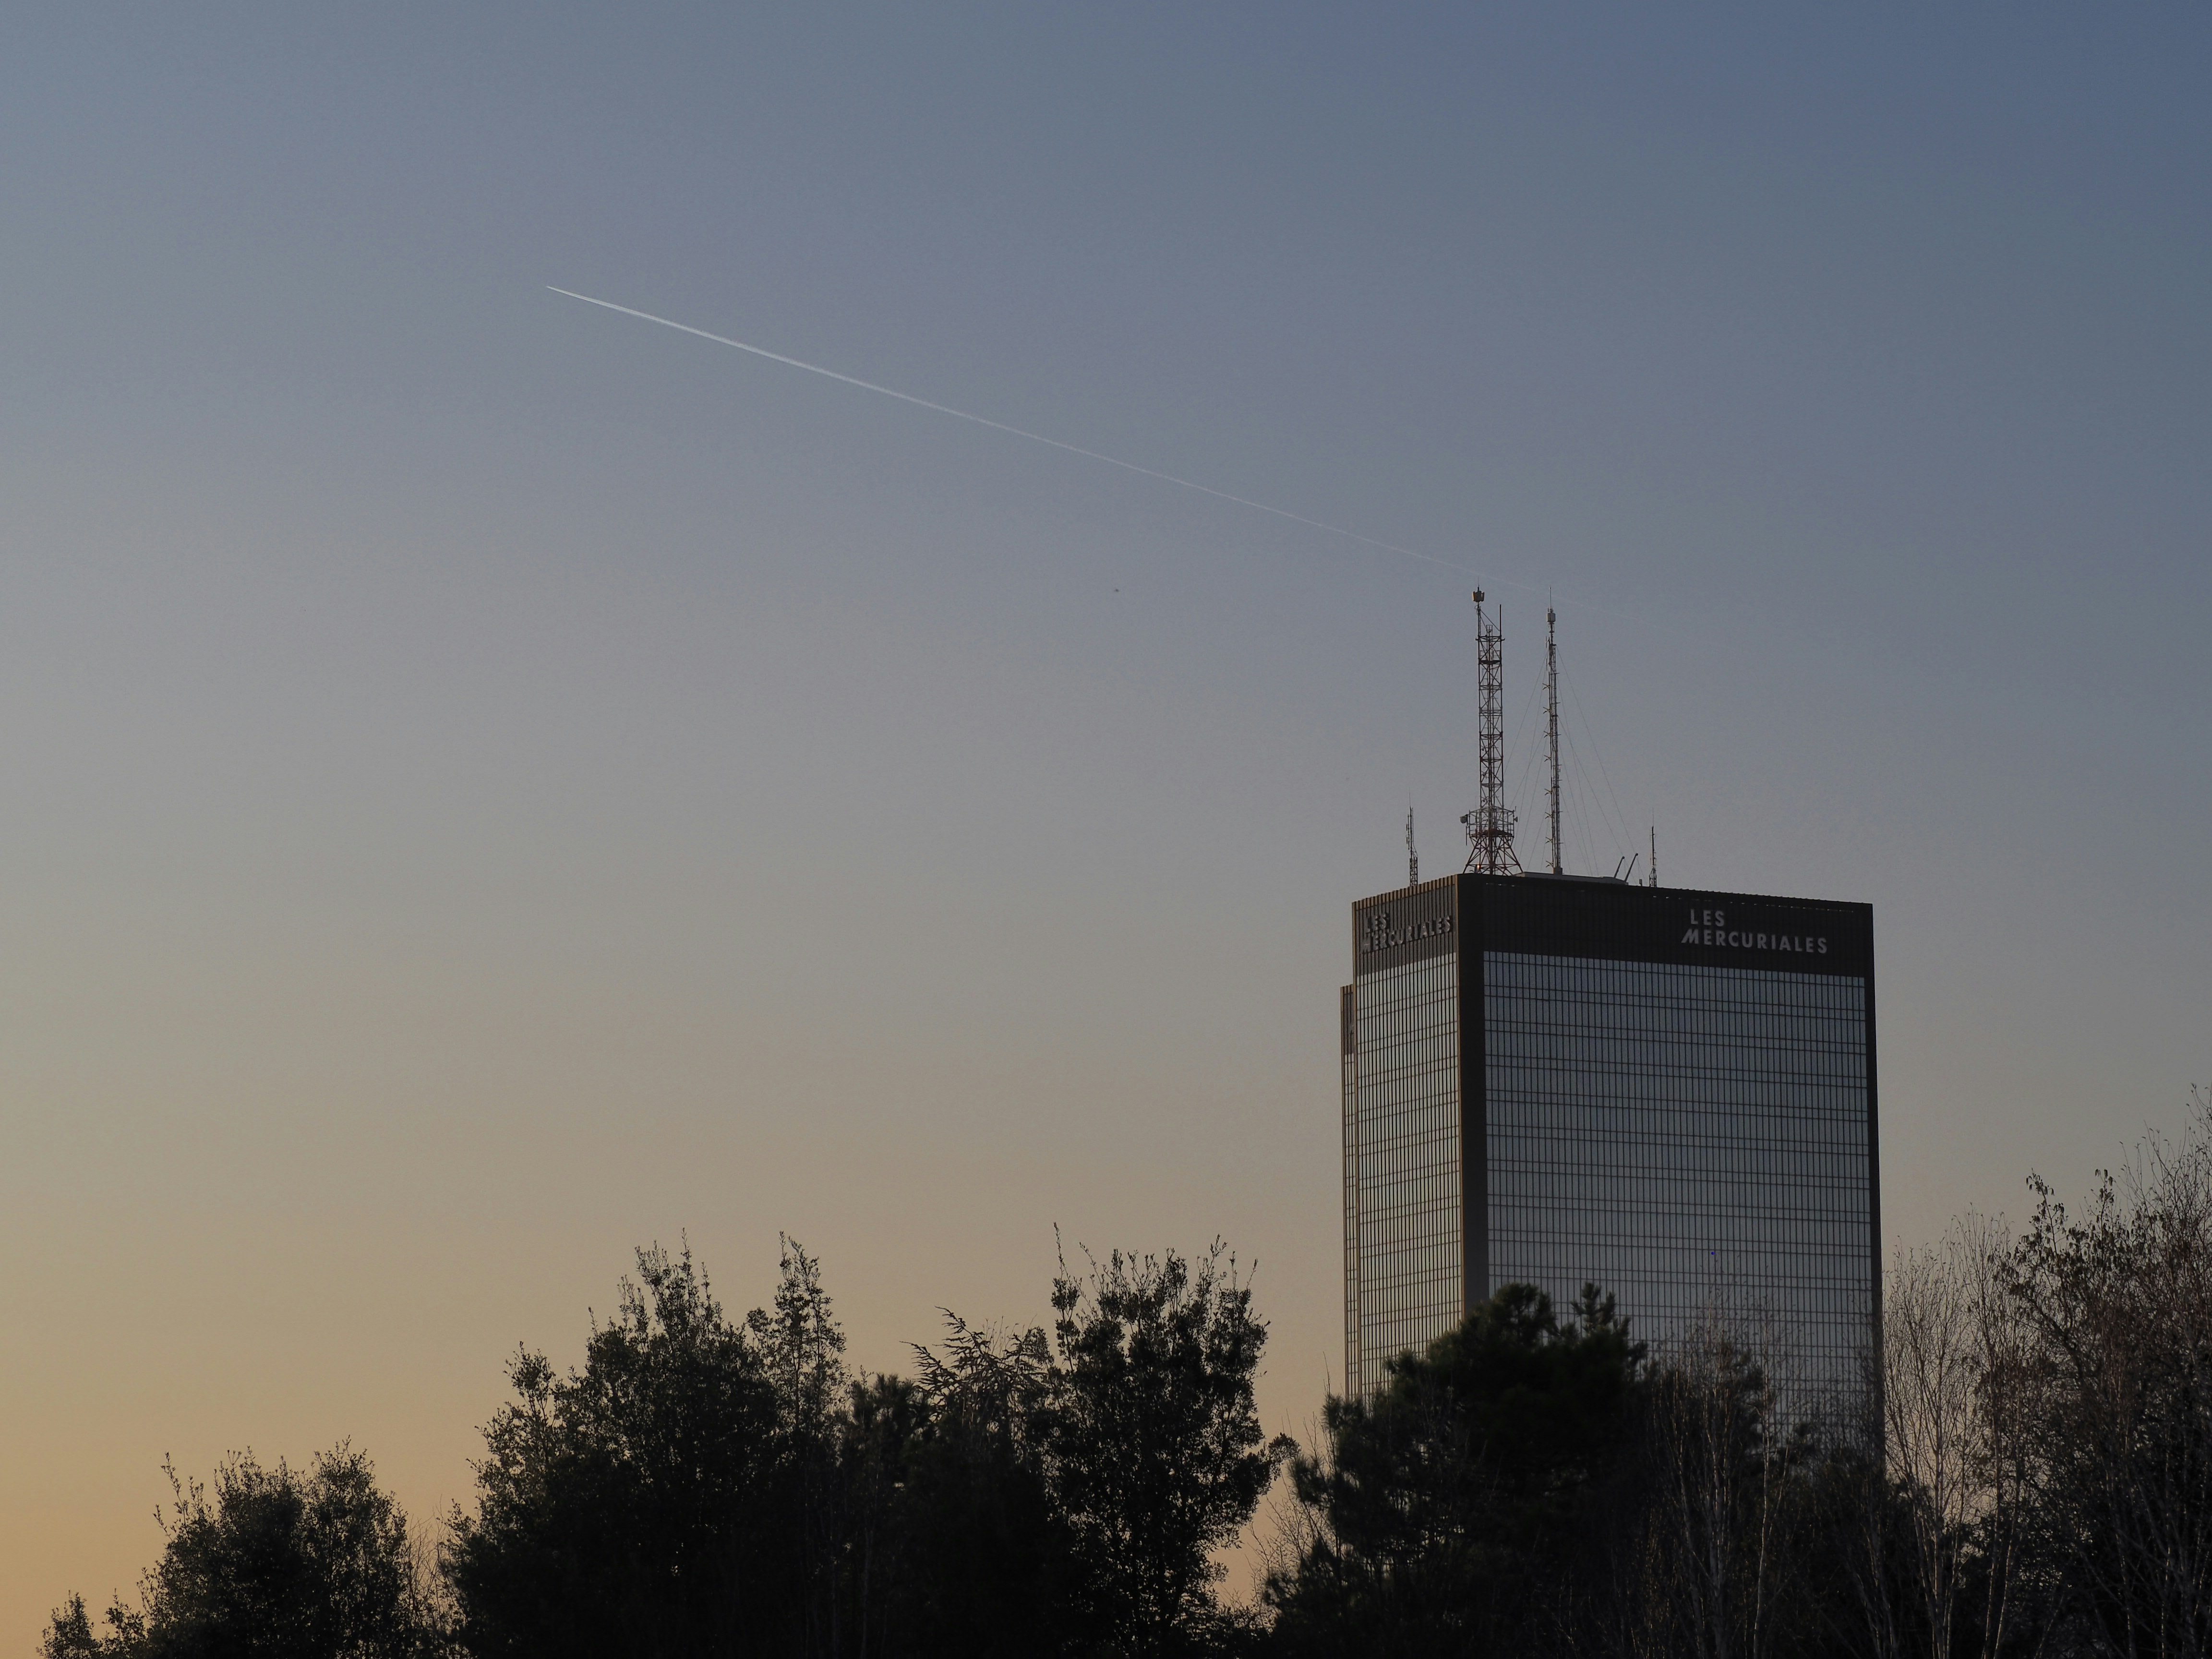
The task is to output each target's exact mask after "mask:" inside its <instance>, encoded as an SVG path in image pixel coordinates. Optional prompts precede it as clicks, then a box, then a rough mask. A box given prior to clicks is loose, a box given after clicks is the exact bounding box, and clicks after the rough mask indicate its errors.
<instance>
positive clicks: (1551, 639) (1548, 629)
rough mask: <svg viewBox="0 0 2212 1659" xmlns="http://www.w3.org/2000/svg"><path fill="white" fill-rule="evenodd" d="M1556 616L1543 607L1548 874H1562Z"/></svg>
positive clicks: (1557, 614) (1548, 608)
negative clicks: (1549, 759) (1549, 791)
mask: <svg viewBox="0 0 2212 1659" xmlns="http://www.w3.org/2000/svg"><path fill="white" fill-rule="evenodd" d="M1558 624H1559V612H1558V611H1554V610H1553V609H1552V608H1551V607H1550V606H1549V605H1547V606H1545V607H1544V725H1545V727H1546V737H1547V742H1548V744H1550V748H1551V756H1552V799H1551V809H1552V873H1553V875H1555V876H1556V875H1559V874H1561V873H1562V866H1561V864H1560V856H1561V854H1562V853H1563V851H1564V848H1562V846H1561V844H1560V841H1559V628H1558Z"/></svg>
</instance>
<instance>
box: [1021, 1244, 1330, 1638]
mask: <svg viewBox="0 0 2212 1659" xmlns="http://www.w3.org/2000/svg"><path fill="white" fill-rule="evenodd" d="M1052 1301H1053V1308H1054V1311H1055V1313H1057V1315H1058V1316H1059V1317H1058V1318H1057V1320H1056V1321H1055V1322H1054V1328H1053V1335H1054V1352H1055V1354H1056V1356H1057V1358H1056V1360H1055V1363H1054V1364H1053V1365H1052V1366H1051V1367H1050V1368H1049V1370H1048V1373H1047V1376H1046V1379H1045V1384H1046V1386H1045V1388H1044V1389H1043V1390H1042V1404H1041V1407H1040V1408H1039V1410H1038V1412H1037V1427H1036V1434H1037V1437H1038V1439H1039V1441H1040V1443H1041V1444H1042V1449H1043V1450H1044V1453H1045V1457H1046V1468H1047V1472H1048V1477H1049V1480H1050V1486H1051V1494H1052V1498H1053V1499H1054V1505H1055V1507H1056V1509H1057V1510H1058V1511H1059V1515H1060V1522H1061V1525H1062V1526H1063V1528H1065V1530H1066V1536H1067V1540H1068V1547H1069V1552H1070V1555H1071V1564H1070V1565H1071V1566H1072V1569H1073V1573H1074V1575H1075V1581H1076V1589H1077V1596H1078V1607H1077V1612H1078V1616H1079V1621H1080V1624H1081V1626H1082V1628H1083V1631H1084V1632H1085V1637H1086V1639H1087V1644H1088V1645H1090V1646H1091V1648H1092V1649H1093V1650H1095V1651H1097V1652H1099V1653H1102V1654H1114V1655H1129V1656H1144V1659H1151V1656H1155V1655H1170V1654H1186V1653H1201V1652H1207V1651H1212V1650H1218V1649H1219V1648H1221V1647H1222V1646H1224V1645H1225V1644H1231V1643H1233V1642H1234V1641H1235V1640H1236V1639H1237V1638H1238V1637H1239V1636H1240V1635H1241V1634H1242V1632H1241V1630H1240V1629H1239V1628H1238V1627H1237V1626H1236V1624H1235V1623H1234V1621H1230V1620H1225V1617H1224V1615H1223V1614H1222V1613H1221V1612H1220V1609H1219V1607H1218V1603H1217V1601H1215V1598H1214V1595H1213V1592H1212V1586H1213V1583H1214V1582H1215V1580H1216V1579H1217V1578H1218V1576H1219V1574H1218V1570H1217V1569H1216V1568H1215V1567H1214V1565H1212V1556H1211V1553H1212V1551H1214V1550H1215V1549H1217V1548H1218V1547H1221V1546H1223V1545H1225V1544H1227V1543H1229V1542H1230V1541H1232V1540H1233V1539H1235V1537H1236V1536H1237V1534H1238V1532H1239V1531H1241V1530H1242V1529H1243V1526H1244V1523H1245V1522H1247V1521H1248V1520H1249V1519H1250V1518H1251V1516H1252V1512H1253V1510H1254V1509H1255V1507H1256V1506H1257V1504H1259V1501H1260V1496H1261V1493H1262V1492H1265V1491H1266V1490H1267V1484H1268V1482H1269V1480H1271V1479H1272V1478H1273V1474H1274V1470H1275V1468H1276V1465H1277V1463H1278V1462H1279V1461H1280V1459H1281V1458H1282V1456H1284V1455H1286V1453H1287V1450H1288V1448H1287V1446H1285V1447H1282V1448H1278V1447H1273V1446H1269V1445H1267V1444H1266V1443H1264V1437H1263V1436H1262V1435H1261V1430H1260V1420H1259V1416H1258V1413H1256V1412H1255V1409H1254V1407H1253V1397H1252V1383H1253V1377H1254V1376H1255V1373H1256V1372H1257V1370H1258V1369H1259V1363H1260V1353H1261V1348H1262V1347H1263V1346H1265V1344H1266V1342H1267V1327H1266V1326H1265V1325H1264V1324H1262V1323H1261V1322H1260V1321H1259V1320H1258V1319H1256V1318H1255V1317H1254V1316H1253V1313H1252V1292H1251V1291H1250V1288H1249V1286H1246V1285H1241V1284H1240V1283H1238V1281H1237V1274H1236V1264H1235V1262H1234V1261H1231V1260H1226V1259H1225V1255H1224V1253H1223V1250H1222V1248H1221V1246H1220V1245H1219V1244H1218V1243H1217V1244H1216V1245H1215V1246H1214V1248H1213V1249H1212V1252H1211V1253H1209V1254H1208V1255H1206V1256H1205V1257H1204V1258H1202V1259H1201V1260H1200V1261H1198V1262H1197V1263H1196V1264H1195V1266H1194V1265H1193V1264H1191V1263H1189V1262H1187V1261H1184V1260H1183V1259H1182V1257H1181V1256H1179V1255H1176V1254H1175V1253H1173V1252H1172V1251H1170V1252H1169V1253H1168V1254H1167V1255H1165V1256H1164V1257H1160V1258H1158V1259H1157V1260H1156V1259H1154V1258H1152V1257H1150V1256H1146V1257H1145V1258H1143V1259H1142V1260H1141V1261H1139V1260H1138V1259H1137V1258H1134V1257H1131V1256H1126V1255H1122V1254H1121V1252H1119V1251H1115V1253H1114V1254H1113V1255H1111V1256H1110V1257H1109V1258H1108V1260H1107V1261H1106V1262H1105V1263H1104V1265H1103V1266H1100V1265H1098V1264H1097V1263H1093V1264H1092V1267H1091V1272H1090V1273H1088V1274H1087V1275H1085V1276H1082V1277H1078V1276H1076V1275H1074V1274H1072V1273H1069V1272H1068V1271H1067V1269H1066V1264H1065V1263H1064V1262H1063V1264H1062V1266H1061V1269H1060V1277H1059V1278H1058V1279H1056V1280H1054V1285H1053V1297H1052Z"/></svg>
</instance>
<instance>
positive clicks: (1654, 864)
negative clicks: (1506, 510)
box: [1651, 823, 1659, 887]
mask: <svg viewBox="0 0 2212 1659" xmlns="http://www.w3.org/2000/svg"><path fill="white" fill-rule="evenodd" d="M1651 884H1652V885H1653V886H1654V887H1656V886H1657V885H1658V884H1659V826H1658V825H1657V824H1656V823H1655V824H1653V825H1652V826H1651Z"/></svg>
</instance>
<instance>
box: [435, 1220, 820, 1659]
mask: <svg viewBox="0 0 2212 1659" xmlns="http://www.w3.org/2000/svg"><path fill="white" fill-rule="evenodd" d="M637 1267H638V1279H637V1281H636V1282H635V1283H633V1282H631V1281H629V1280H627V1279H625V1280H624V1281H623V1284H622V1287H621V1291H620V1300H619V1302H618V1304H617V1310H616V1314H615V1316H614V1318H613V1319H612V1320H611V1322H609V1323H607V1324H606V1325H605V1326H597V1325H595V1326H594V1328H593V1329H592V1334H591V1338H590V1340H589V1342H588V1343H587V1345H586V1351H585V1361H584V1366H583V1369H582V1370H580V1371H572V1372H571V1373H570V1374H569V1375H568V1376H556V1374H555V1372H554V1370H553V1368H552V1367H551V1365H550V1364H548V1363H547V1361H546V1359H545V1358H544V1355H542V1354H539V1353H535V1352H532V1351H530V1350H529V1349H527V1348H526V1349H524V1350H523V1351H522V1352H520V1355H519V1356H518V1357H517V1358H516V1359H515V1361H514V1364H513V1367H512V1369H511V1371H510V1373H509V1375H510V1378H511V1380H512V1382H513V1387H514V1391H515V1395H516V1396H517V1397H516V1399H515V1400H514V1401H513V1402H512V1403H510V1404H508V1405H507V1406H505V1407H501V1410H500V1412H499V1413H498V1414H497V1415H496V1416H495V1417H494V1419H492V1421H491V1422H490V1423H489V1425H486V1427H485V1429H484V1444H485V1456H484V1459H483V1462H480V1463H478V1464H477V1510H476V1513H475V1514H474V1515H464V1514H460V1513H459V1512H456V1514H455V1516H454V1517H453V1537H452V1541H451V1543H450V1544H449V1546H448V1547H447V1553H446V1558H445V1569H446V1573H447V1578H448V1580H449V1582H450V1583H452V1585H453V1591H454V1594H455V1595H456V1597H457V1599H458V1601H459V1607H460V1613H461V1618H460V1627H459V1634H460V1638H461V1640H462V1643H463V1644H464V1646H465V1647H466V1649H467V1650H468V1651H470V1652H471V1653H472V1654H477V1655H480V1656H487V1659H489V1656H495V1655H496V1656H510V1655H511V1656H515V1659H522V1656H532V1659H559V1656H565V1655H574V1656H578V1659H584V1656H592V1659H602V1656H609V1655H625V1654H635V1655H660V1654H668V1655H676V1654H682V1655H686V1656H692V1655H697V1656H707V1655H734V1654H747V1653H775V1654H782V1653H786V1652H792V1651H798V1650H799V1644H800V1642H801V1640H802V1638H803V1632H804V1629H805V1619H806V1613H807V1605H808V1591H809V1589H811V1586H810V1584H809V1583H808V1577H807V1574H806V1572H805V1567H806V1556H805V1535H804V1527H803V1524H799V1525H795V1524H794V1523H795V1522H801V1521H802V1514H801V1505H800V1504H799V1502H798V1501H797V1499H796V1495H795V1492H794V1486H795V1482H794V1480H793V1462H794V1459H793V1453H792V1447H791V1437H792V1433H793V1425H794V1424H795V1423H798V1422H800V1421H803V1420H804V1417H805V1402H804V1401H792V1400H790V1399H787V1398H786V1397H785V1395H783V1394H782V1393H781V1392H780V1390H779V1387H778V1383H779V1381H783V1382H785V1383H791V1382H793V1381H794V1380H795V1381H797V1382H798V1383H803V1384H805V1385H806V1386H807V1387H811V1386H813V1385H814V1384H815V1383H817V1382H818V1381H819V1380H820V1378H819V1368H818V1366H817V1365H816V1364H813V1363H812V1362H811V1360H810V1359H809V1358H808V1357H807V1355H806V1354H805V1352H804V1347H805V1343H806V1342H807V1341H809V1340H813V1341H815V1342H817V1344H818V1342H819V1340H820V1333H819V1331H818V1329H816V1328H813V1326H812V1325H811V1320H812V1313H811V1312H810V1311H809V1310H808V1309H807V1307H806V1306H805V1304H806V1303H807V1301H808V1297H807V1294H806V1292H805V1290H804V1289H803V1288H802V1289H801V1290H799V1291H798V1292H797V1293H796V1302H795V1304H794V1308H793V1310H785V1308H784V1307H783V1304H782V1302H781V1299H780V1301H779V1316H785V1315H786V1314H787V1311H788V1312H789V1315H790V1316H791V1317H793V1318H795V1319H796V1321H797V1324H798V1329H797V1330H796V1332H795V1333H794V1332H789V1331H787V1332H786V1333H785V1334H787V1335H794V1336H795V1337H796V1339H797V1345H798V1346H795V1347H794V1346H786V1347H784V1348H782V1349H780V1350H779V1349H776V1348H775V1347H774V1346H773V1345H772V1342H771V1340H770V1339H771V1338H774V1337H775V1334H776V1333H775V1328H774V1321H772V1320H770V1319H769V1316H765V1315H763V1316H757V1319H756V1320H755V1322H753V1323H754V1328H753V1329H750V1330H749V1329H747V1328H745V1327H744V1326H739V1325H737V1324H734V1323H732V1322H731V1321H730V1320H729V1319H728V1318H727V1317H726V1316H725V1315H724V1313H723V1311H722V1309H721V1306H720V1304H719V1303H717V1302H716V1301H715V1299H714V1293H713V1290H712V1287H711V1285H709V1283H708V1279H707V1275H706V1273H705V1272H704V1271H703V1270H702V1269H701V1268H700V1267H697V1266H696V1264H695V1263H694V1262H693V1261H692V1259H691V1255H690V1250H689V1249H685V1250H684V1251H683V1252H682V1253H681V1254H680V1255H674V1256H671V1255H669V1254H667V1253H666V1252H665V1251H664V1250H662V1249H659V1248H658V1247H657V1246H656V1247H653V1248H652V1249H641V1250H640V1251H639V1252H638V1253H637ZM812 1274H813V1264H812V1262H811V1261H809V1260H808V1259H807V1258H806V1257H805V1254H804V1253H803V1252H799V1251H797V1250H795V1249H787V1255H786V1263H785V1276H786V1279H787V1284H788V1282H789V1281H790V1280H792V1279H793V1277H794V1275H795V1276H796V1277H798V1278H799V1279H801V1280H802V1281H810V1282H811V1279H812ZM816 1289H817V1291H818V1285H817V1287H816ZM817 1311H821V1312H823V1314H824V1315H825V1316H826V1308H823V1309H821V1310H817Z"/></svg>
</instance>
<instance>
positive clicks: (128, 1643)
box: [40, 1444, 442, 1659]
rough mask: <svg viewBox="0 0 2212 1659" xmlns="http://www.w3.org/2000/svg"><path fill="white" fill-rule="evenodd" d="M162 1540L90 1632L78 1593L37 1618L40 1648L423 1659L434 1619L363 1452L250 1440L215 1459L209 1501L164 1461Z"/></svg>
mask: <svg viewBox="0 0 2212 1659" xmlns="http://www.w3.org/2000/svg"><path fill="white" fill-rule="evenodd" d="M164 1468H165V1472H166V1473H167V1475H168V1477H169V1486H170V1491H171V1494H172V1501H171V1503H170V1505H169V1508H168V1510H167V1513H166V1514H165V1515H163V1516H161V1523H162V1528H163V1530H164V1531H165V1532H166V1533H167V1536H168V1542H167V1546H166V1547H164V1548H163V1550H162V1552H161V1559H160V1560H159V1561H158V1562H156V1563H155V1565H154V1567H153V1568H152V1570H151V1571H149V1572H148V1573H147V1575H146V1576H145V1577H144V1578H143V1580H142V1581H141V1583H140V1587H139V1589H140V1593H139V1604H138V1606H137V1607H125V1606H124V1605H123V1604H122V1603H121V1601H119V1599H118V1601H117V1603H116V1604H115V1605H114V1606H113V1607H111V1608H110V1609H109V1610H108V1613H107V1615H106V1626H107V1630H106V1635H104V1636H103V1635H100V1634H97V1633H95V1632H94V1629H93V1626H92V1621H91V1620H90V1618H89V1617H88V1615H87V1613H86V1612H85V1606H84V1600H83V1598H82V1596H72V1597H71V1598H70V1601H69V1603H68V1605H67V1606H65V1607H63V1608H62V1609H61V1611H59V1612H58V1613H56V1614H55V1615H54V1618H53V1622H52V1625H51V1626H50V1627H49V1628H48V1630H47V1632H46V1639H45V1641H44V1643H43V1644H42V1646H41V1649H40V1651H41V1653H42V1654H43V1655H44V1656H46V1659H200V1656H210V1659H213V1656H222V1659H259V1656H264V1655H265V1656H268V1659H325V1656H327V1659H426V1656H429V1655H432V1654H435V1653H437V1652H440V1651H441V1650H442V1637H441V1621H440V1620H439V1618H438V1616H437V1610H436V1608H435V1603H434V1600H433V1597H432V1596H431V1595H430V1594H429V1591H428V1584H427V1583H426V1576H425V1575H424V1574H423V1573H422V1572H421V1571H419V1565H418V1561H417V1558H416V1553H415V1550H414V1548H413V1547H412V1544H411V1542H410V1540H409V1538H408V1535H407V1522H406V1517H405V1516H404V1515H402V1514H401V1512H400V1510H399V1507H398V1504H395V1503H394V1502H393V1501H392V1498H390V1497H389V1496H387V1495H386V1493H385V1492H381V1491H380V1490H379V1489H378V1487H377V1485H376V1480H375V1472H374V1469H373V1468H372V1467H371V1466H370V1464H369V1461H368V1458H367V1457H366V1456H365V1455H362V1454H361V1453H359V1452H356V1451H355V1450H353V1449H351V1448H350V1447H348V1446H346V1445H343V1444H341V1445H339V1446H337V1447H336V1448H335V1449H332V1450H331V1451H328V1452H325V1453H324V1454H322V1455H319V1456H318V1457H317V1458H316V1459H315V1460H314V1462H313V1464H312V1465H311V1466H310V1467H309V1468H307V1470H306V1471H305V1472H304V1473H303V1472H301V1471H299V1470H295V1469H294V1468H291V1467H290V1466H289V1465H288V1464H286V1463H284V1462H282V1461H279V1462H278V1463H277V1464H276V1467H275V1468H270V1469H264V1468H262V1467H261V1465H260V1464H259V1463H258V1462H256V1461H255V1459H254V1457H253V1455H252V1453H251V1452H241V1453H239V1454H236V1455H233V1456H231V1457H229V1458H227V1459H226V1460H224V1462H222V1464H221V1465H219V1466H218V1467H217V1468H216V1474H215V1491H214V1495H213V1498H212V1501H210V1495H209V1493H208V1491H207V1489H206V1488H205V1487H204V1486H202V1485H201V1484H200V1483H199V1482H198V1481H197V1480H195V1481H191V1482H185V1481H184V1480H180V1479H179V1476H178V1474H177V1473H176V1471H175V1469H174V1468H173V1467H170V1466H167V1465H165V1466H164Z"/></svg>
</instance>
